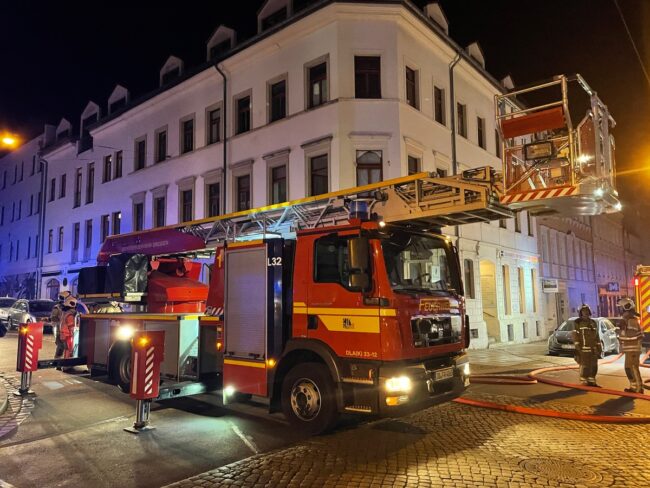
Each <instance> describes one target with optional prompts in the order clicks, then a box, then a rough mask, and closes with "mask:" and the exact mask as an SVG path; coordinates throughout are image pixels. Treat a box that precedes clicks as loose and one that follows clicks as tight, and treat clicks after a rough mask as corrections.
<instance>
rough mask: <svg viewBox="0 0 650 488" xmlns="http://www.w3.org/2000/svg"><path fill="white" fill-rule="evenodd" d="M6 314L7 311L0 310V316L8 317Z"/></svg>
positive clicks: (7, 313)
mask: <svg viewBox="0 0 650 488" xmlns="http://www.w3.org/2000/svg"><path fill="white" fill-rule="evenodd" d="M8 316H9V312H7V311H5V310H0V317H8Z"/></svg>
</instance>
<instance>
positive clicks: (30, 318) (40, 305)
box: [9, 299, 55, 332]
mask: <svg viewBox="0 0 650 488" xmlns="http://www.w3.org/2000/svg"><path fill="white" fill-rule="evenodd" d="M54 304H55V302H54V301H53V300H22V299H21V300H17V301H16V303H14V304H13V305H12V307H11V308H10V309H9V329H16V328H18V324H26V323H29V322H44V324H43V331H44V332H52V325H51V324H50V314H51V313H52V309H53V308H54Z"/></svg>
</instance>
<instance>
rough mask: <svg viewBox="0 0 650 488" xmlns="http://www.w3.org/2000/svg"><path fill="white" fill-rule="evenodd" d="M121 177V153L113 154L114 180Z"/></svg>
mask: <svg viewBox="0 0 650 488" xmlns="http://www.w3.org/2000/svg"><path fill="white" fill-rule="evenodd" d="M121 177H122V151H117V152H116V153H115V178H121Z"/></svg>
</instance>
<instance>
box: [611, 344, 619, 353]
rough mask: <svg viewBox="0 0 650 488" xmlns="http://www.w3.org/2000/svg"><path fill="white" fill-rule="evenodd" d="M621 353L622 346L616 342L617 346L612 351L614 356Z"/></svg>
mask: <svg viewBox="0 0 650 488" xmlns="http://www.w3.org/2000/svg"><path fill="white" fill-rule="evenodd" d="M620 353H621V344H620V342H618V341H616V345H615V346H614V349H612V354H620Z"/></svg>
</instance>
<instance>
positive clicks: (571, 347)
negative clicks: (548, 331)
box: [562, 344, 576, 349]
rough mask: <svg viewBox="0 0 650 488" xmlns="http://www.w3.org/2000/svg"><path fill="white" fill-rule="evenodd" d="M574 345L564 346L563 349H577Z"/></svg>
mask: <svg viewBox="0 0 650 488" xmlns="http://www.w3.org/2000/svg"><path fill="white" fill-rule="evenodd" d="M575 348H576V347H575V346H574V345H573V344H562V349H575Z"/></svg>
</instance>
